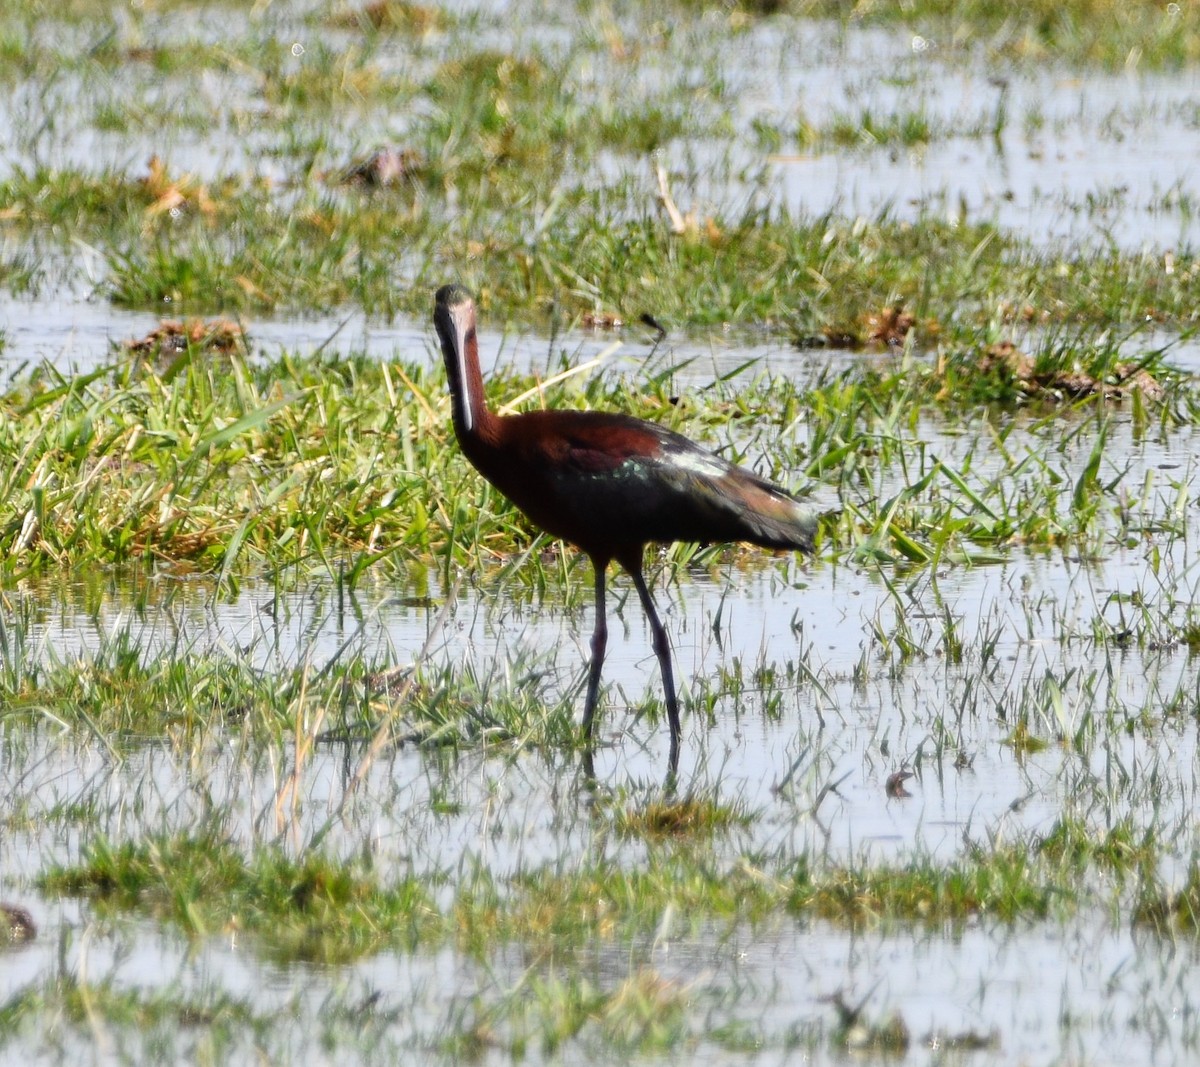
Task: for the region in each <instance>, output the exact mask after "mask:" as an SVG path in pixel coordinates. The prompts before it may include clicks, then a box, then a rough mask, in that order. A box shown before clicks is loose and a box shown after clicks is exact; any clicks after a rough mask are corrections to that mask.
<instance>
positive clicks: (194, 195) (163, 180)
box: [141, 155, 217, 218]
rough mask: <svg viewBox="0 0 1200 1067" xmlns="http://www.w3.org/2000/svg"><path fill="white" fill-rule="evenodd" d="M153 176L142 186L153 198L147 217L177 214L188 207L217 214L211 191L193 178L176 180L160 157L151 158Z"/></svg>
mask: <svg viewBox="0 0 1200 1067" xmlns="http://www.w3.org/2000/svg"><path fill="white" fill-rule="evenodd" d="M147 167H148V168H149V173H148V174H147V175H146V176H145V177H144V178H142V179H141V186H142V188H143V189H144V190H145V191H146V193H147V195H148V196H149V197H150V206H149V207H147V208H146V214H147V215H148V216H150V217H152V218H153V217H154V216H156V215H162V214H164V213H166V214H171V215H177V214H179V213H180V212H181V211H182V210H183V209H184V208H194V209H195V210H196V211H199V212H200V213H201V214H202V215H207V216H212V215H215V214H216V213H217V205H216V202H215V201H214V200H213V199H212V197H211V196H209V195H208V189H207V187H205V186H204V185H202V184H201V183H200V182H198V181H197V180H196V179H195V178H194V177H192V175H190V174H185V175H183V177H181V178H172V177H171V176H170V174H168V173H167V165H166V163H164V162H163V161H162V159H161V158H160V157H159V156H157V155H154V156H151V157H150V161H149V163H148V164H147Z"/></svg>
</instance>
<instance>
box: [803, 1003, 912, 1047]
mask: <svg viewBox="0 0 1200 1067" xmlns="http://www.w3.org/2000/svg"><path fill="white" fill-rule="evenodd" d="M872 992H874V990H872ZM870 996H871V994H870V993H868V994H867V996H866V997H864V998H863V999H862V1000H861V1001H860V1002H859V1003H858V1004H855V1005H853V1006H851V1005H849V1004H847V1003H846V999H845V997H844V996H843V995H842V992H841V990H838V991H837V992H836V993H833V994H831V995H830V996H828V997H824V998H822V999H823V1000H824V1001H825V1002H826V1003H828V1004H832V1005H833V1008H834V1011H836V1012H837V1014H838V1025H837V1030H836V1031H835V1039H836V1041H837V1042H838V1044H840V1045H843V1046H844V1047H845V1048H847V1049H850V1050H851V1051H853V1052H863V1051H867V1050H872V1051H875V1052H882V1053H886V1054H888V1055H895V1056H901V1055H903V1054H904V1053H905V1052H907V1051H908V1046H909V1043H910V1042H911V1041H912V1037H911V1035H910V1034H909V1032H908V1024H907V1023H906V1022H905V1021H904V1019H903V1017H902V1016H901V1015H900V1013H899V1012H893V1013H892V1014H891V1015H889V1016H888V1017H887V1018H886V1019H885V1020H884V1021H883V1022H881V1023H872V1022H870V1021H869V1020H868V1019H866V1018H865V1017H864V1015H863V1008H864V1007H866V1003H867V1000H868V999H869V998H870Z"/></svg>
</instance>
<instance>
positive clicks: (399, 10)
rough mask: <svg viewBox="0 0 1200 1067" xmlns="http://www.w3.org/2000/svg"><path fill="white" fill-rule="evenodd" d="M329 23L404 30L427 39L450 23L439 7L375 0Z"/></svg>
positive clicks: (407, 0)
mask: <svg viewBox="0 0 1200 1067" xmlns="http://www.w3.org/2000/svg"><path fill="white" fill-rule="evenodd" d="M330 21H332V22H333V24H334V25H336V26H348V27H351V28H355V27H359V26H361V27H364V28H366V27H369V28H371V29H375V30H401V31H404V32H406V33H412V34H416V35H418V36H424V35H425V34H427V33H430V32H431V31H433V30H437V29H441V28H442V27H443V26H444V25H445V23H446V21H447V15H446V14H445V12H443V11H441V10H439V9H438V8H436V7H429V6H427V5H425V4H415V3H411V2H410V0H376V2H375V3H372V4H367V5H366V7H363V8H359V9H358V10H354V11H343V12H341V13H339V14H337V15H334V16H333V18H332V19H331V20H330Z"/></svg>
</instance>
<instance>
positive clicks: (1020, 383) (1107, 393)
mask: <svg viewBox="0 0 1200 1067" xmlns="http://www.w3.org/2000/svg"><path fill="white" fill-rule="evenodd" d="M977 367H978V369H979V372H980V373H981V374H995V373H997V372H1000V373H1002V374H1005V375H1007V376H1008V377H1009V378H1010V379H1011V380H1012V382H1013V384H1014V385H1015V386H1016V387H1017V388H1019V389H1021V390H1022V391H1023V392H1026V393H1029V394H1031V395H1032V394H1036V393H1043V392H1050V393H1061V394H1064V395H1065V396H1067V397H1070V398H1071V399H1073V400H1078V399H1082V398H1083V397H1089V396H1103V397H1104V399H1105V400H1124V399H1125V398H1126V397H1127V396H1129V394H1130V393H1131V392H1132V391H1133V390H1135V389H1136V390H1138V391H1139V392H1141V394H1142V395H1143V396H1144V397H1145V398H1146V399H1148V400H1156V401H1157V400H1162V399H1163V397H1164V396H1165V395H1166V393H1165V391H1164V389H1163V387H1162V385H1161V384H1159V382H1158V381H1157V379H1155V377H1154V376H1153V375H1152V374H1151V373H1150V372H1149V371H1148V370H1146V369H1145V368H1144V367H1142V366H1141V365H1140V364H1138V363H1132V362H1127V363H1116V364H1114V365H1113V368H1112V370H1111V371H1110V372H1109V374H1107V375H1106V376H1104V377H1102V378H1097V377H1095V376H1093V375H1091V374H1088V373H1087V372H1086V371H1083V370H1064V369H1062V368H1058V369H1049V370H1038V369H1037V365H1036V363H1035V362H1034V360H1033V358H1032V357H1031V356H1028V355H1026V354H1025V353H1024V352H1022V351H1021V350H1020V349H1018V348H1017V346H1016V345H1014V344H1013V343H1012V342H1011V341H999V342H997V343H996V344H993V345H988V347H987V348H985V349H984V351H983V355H982V356H981V357H980V358H979V362H978V364H977Z"/></svg>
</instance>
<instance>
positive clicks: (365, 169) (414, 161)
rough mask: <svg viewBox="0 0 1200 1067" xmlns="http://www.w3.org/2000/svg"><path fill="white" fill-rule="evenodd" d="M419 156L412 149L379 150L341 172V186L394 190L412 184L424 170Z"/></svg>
mask: <svg viewBox="0 0 1200 1067" xmlns="http://www.w3.org/2000/svg"><path fill="white" fill-rule="evenodd" d="M424 165H425V164H424V160H422V158H421V154H420V153H419V152H417V151H416V150H415V149H412V148H381V149H379V150H378V151H377V152H374V153H372V155H370V156H369V157H368V158H366V159H364V160H362V161H361V162H359V163H355V164H353V165H352V166H350V167H348V168H347V169H346V170H344V171H342V172H341V173H340V175H339V176H338V181H340V182H341V183H342V184H343V185H365V186H368V187H369V188H372V189H385V188H395V187H396V186H398V185H403V184H406V183H410V184H411V183H412V182H414V181H415V180H416V178H417V176H418V175H419V174H420V172H421V171H422V169H423V168H424Z"/></svg>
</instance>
